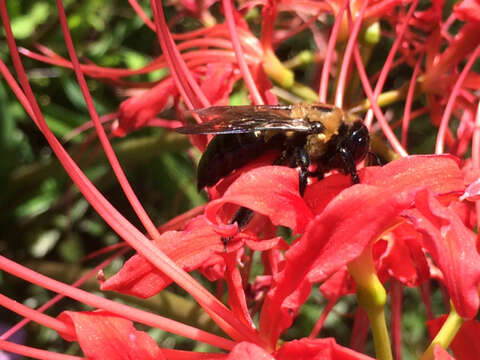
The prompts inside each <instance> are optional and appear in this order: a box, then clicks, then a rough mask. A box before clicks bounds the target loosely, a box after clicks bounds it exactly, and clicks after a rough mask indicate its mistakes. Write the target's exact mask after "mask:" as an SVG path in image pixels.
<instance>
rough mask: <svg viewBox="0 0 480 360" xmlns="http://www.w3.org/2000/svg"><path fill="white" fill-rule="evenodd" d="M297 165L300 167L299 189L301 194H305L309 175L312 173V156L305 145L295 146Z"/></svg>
mask: <svg viewBox="0 0 480 360" xmlns="http://www.w3.org/2000/svg"><path fill="white" fill-rule="evenodd" d="M294 156H295V166H297V167H299V168H300V172H299V173H298V190H299V192H300V196H303V194H304V193H305V189H306V188H307V182H308V177H309V176H310V173H309V172H308V167H309V166H310V157H309V156H308V153H307V151H306V150H305V147H304V146H299V147H297V148H295V151H294Z"/></svg>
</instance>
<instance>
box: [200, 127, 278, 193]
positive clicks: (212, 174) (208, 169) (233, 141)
mask: <svg viewBox="0 0 480 360" xmlns="http://www.w3.org/2000/svg"><path fill="white" fill-rule="evenodd" d="M276 143H277V142H276V141H268V142H267V141H266V140H265V136H264V135H263V134H254V133H242V134H226V135H217V136H215V137H214V138H213V139H212V140H211V141H210V143H209V144H208V146H207V149H206V150H205V152H204V153H203V155H202V158H201V159H200V163H199V164H198V176H197V186H198V189H199V190H200V189H202V188H203V187H205V186H213V185H215V184H216V183H217V182H218V181H219V180H220V179H222V178H223V177H225V176H227V175H228V174H230V173H231V172H232V171H234V170H236V169H239V168H240V167H242V166H244V165H246V164H248V163H249V162H250V161H252V160H254V159H256V158H257V157H259V156H261V155H263V154H264V153H265V152H266V151H267V150H270V149H272V148H275V147H276Z"/></svg>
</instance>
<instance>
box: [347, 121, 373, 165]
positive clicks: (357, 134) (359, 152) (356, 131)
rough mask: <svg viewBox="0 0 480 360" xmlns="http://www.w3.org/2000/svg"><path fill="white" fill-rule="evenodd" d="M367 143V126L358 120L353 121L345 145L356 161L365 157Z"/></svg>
mask: <svg viewBox="0 0 480 360" xmlns="http://www.w3.org/2000/svg"><path fill="white" fill-rule="evenodd" d="M369 144H370V136H369V134H368V130H367V128H366V127H365V125H363V123H361V122H360V121H358V122H355V123H354V124H353V125H352V128H351V129H350V133H349V135H348V140H347V147H348V149H349V150H350V152H351V153H352V155H353V157H354V158H355V160H357V161H358V160H360V159H363V158H364V157H365V155H366V154H367V152H368V147H369Z"/></svg>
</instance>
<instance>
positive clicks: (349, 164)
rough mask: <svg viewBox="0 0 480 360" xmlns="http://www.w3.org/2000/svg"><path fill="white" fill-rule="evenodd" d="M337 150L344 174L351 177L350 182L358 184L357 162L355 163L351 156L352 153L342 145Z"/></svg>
mask: <svg viewBox="0 0 480 360" xmlns="http://www.w3.org/2000/svg"><path fill="white" fill-rule="evenodd" d="M338 150H339V153H340V156H341V157H342V161H343V170H344V171H345V173H346V174H350V176H351V177H352V183H354V184H358V183H359V182H360V178H359V177H358V173H357V164H356V163H355V159H354V158H353V156H352V153H351V152H350V151H349V150H348V149H346V148H344V147H341V148H340V149H338Z"/></svg>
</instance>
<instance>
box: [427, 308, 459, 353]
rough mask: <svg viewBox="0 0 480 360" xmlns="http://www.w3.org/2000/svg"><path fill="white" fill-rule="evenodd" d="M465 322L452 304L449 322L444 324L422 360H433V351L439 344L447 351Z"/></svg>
mask: <svg viewBox="0 0 480 360" xmlns="http://www.w3.org/2000/svg"><path fill="white" fill-rule="evenodd" d="M463 322H464V319H463V318H462V317H461V316H459V315H458V314H457V311H456V310H455V307H454V306H453V304H452V303H451V302H450V314H449V315H448V318H447V320H446V321H445V322H444V324H443V326H442V328H441V329H440V331H439V332H438V334H437V336H435V338H434V339H433V341H432V342H431V343H430V346H429V347H428V348H427V350H426V351H425V353H424V354H423V355H422V357H421V359H420V360H433V359H434V356H433V350H434V348H435V345H437V344H438V345H440V346H441V347H442V348H444V349H447V348H448V347H449V346H450V343H451V342H452V340H453V339H454V338H455V335H457V332H458V330H460V328H461V327H462V324H463Z"/></svg>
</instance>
